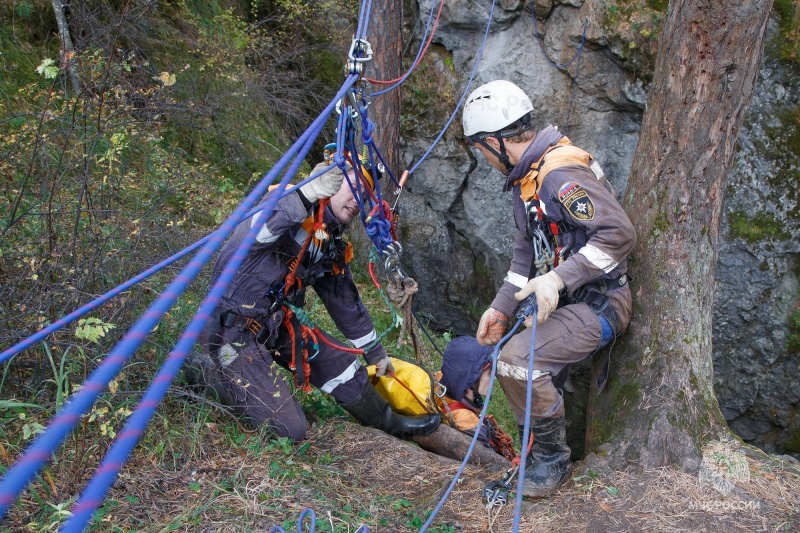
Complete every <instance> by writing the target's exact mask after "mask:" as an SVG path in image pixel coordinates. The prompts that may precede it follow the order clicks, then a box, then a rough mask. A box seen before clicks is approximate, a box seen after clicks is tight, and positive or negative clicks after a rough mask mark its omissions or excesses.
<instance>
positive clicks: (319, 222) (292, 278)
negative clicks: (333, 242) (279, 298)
mask: <svg viewBox="0 0 800 533" xmlns="http://www.w3.org/2000/svg"><path fill="white" fill-rule="evenodd" d="M330 201H331V199H330V198H322V199H321V200H320V201H319V205H318V206H317V212H316V214H315V215H314V216H315V220H314V224H313V225H312V226H311V228H310V229H309V230H308V234H307V235H306V240H305V241H304V242H303V246H302V248H300V253H298V254H297V257H296V258H295V259H293V260H292V264H291V267H290V268H289V273H288V274H286V286H285V287H284V288H283V295H284V296H286V295H287V294H289V291H290V290H291V289H292V287H294V285H295V283H297V285H298V288H300V281H299V280H297V279H296V276H297V269H298V268H299V267H300V261H301V260H302V259H303V255H305V253H306V250H307V249H308V245H309V244H310V243H311V239H312V238H313V237H314V234H315V233H316V232H317V230H321V229H324V228H325V222H324V218H325V206H327V205H328V204H329V203H330Z"/></svg>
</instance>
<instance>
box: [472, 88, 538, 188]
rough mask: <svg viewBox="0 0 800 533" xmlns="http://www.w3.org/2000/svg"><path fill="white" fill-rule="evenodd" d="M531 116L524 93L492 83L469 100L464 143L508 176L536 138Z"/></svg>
mask: <svg viewBox="0 0 800 533" xmlns="http://www.w3.org/2000/svg"><path fill="white" fill-rule="evenodd" d="M532 114H533V104H532V103H531V100H530V98H528V96H527V95H526V94H525V92H524V91H523V90H522V89H520V88H519V87H517V86H516V85H515V84H513V83H511V82H510V81H506V80H495V81H490V82H489V83H486V84H484V85H481V86H480V87H478V88H477V89H475V90H474V91H472V93H470V95H469V96H468V97H467V101H466V104H464V112H463V115H462V122H463V126H464V139H465V141H466V142H467V143H468V144H469V145H470V146H474V147H476V148H477V149H478V150H479V151H480V152H481V153H482V154H483V156H484V157H485V158H486V160H487V161H489V163H490V164H491V165H492V166H493V167H495V168H497V169H498V170H500V171H501V172H502V173H503V174H508V173H509V172H511V170H512V169H513V168H514V165H516V163H517V162H518V161H519V157H520V156H521V155H522V153H523V152H524V151H525V149H526V148H527V147H528V145H529V144H530V143H531V141H532V140H533V138H534V137H535V136H536V133H535V132H534V131H533V129H532V128H533V123H532V120H531V119H532Z"/></svg>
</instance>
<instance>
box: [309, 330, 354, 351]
mask: <svg viewBox="0 0 800 533" xmlns="http://www.w3.org/2000/svg"><path fill="white" fill-rule="evenodd" d="M314 333H316V334H317V336H318V338H319V339H320V340H321V341H322V342H324V343H325V344H327V345H328V346H330V347H331V348H336V349H337V350H341V351H343V352H348V353H354V354H356V355H361V354H363V353H364V348H348V347H347V346H341V345H339V344H336V343H333V342H331V341H329V340H328V339H327V337H325V335H323V334H322V331H320V329H319V328H318V327H314Z"/></svg>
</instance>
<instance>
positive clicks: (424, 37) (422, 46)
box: [372, 0, 444, 97]
mask: <svg viewBox="0 0 800 533" xmlns="http://www.w3.org/2000/svg"><path fill="white" fill-rule="evenodd" d="M440 1H444V0H440ZM435 11H436V0H433V5H431V13H430V15H428V23H427V24H426V25H425V32H424V33H423V34H422V39H421V41H420V44H419V50H418V51H417V56H416V57H415V58H414V61H413V62H412V63H411V68H409V69H408V71H407V72H406V73H405V74H403V76H402V77H401V78H400V79H399V80H397V83H395V84H394V85H392V86H391V87H387V88H385V89H381V90H380V91H376V92H374V93H372V96H373V97H374V96H380V95H382V94H385V93H388V92H389V91H393V90H394V89H396V88H397V87H399V86H400V85H402V84H403V83H404V82H405V81H406V78H408V77H409V76H410V75H411V73H412V72H414V70H415V69H416V68H417V63H418V61H419V58H420V57H421V56H422V51H423V50H424V49H425V41H426V40H427V39H428V31H429V30H430V28H431V21H432V20H433V13H434V12H435Z"/></svg>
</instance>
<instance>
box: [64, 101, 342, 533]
mask: <svg viewBox="0 0 800 533" xmlns="http://www.w3.org/2000/svg"><path fill="white" fill-rule="evenodd" d="M320 117H321V118H324V119H327V115H324V116H323V115H320ZM323 126H324V120H322V121H320V122H319V123H318V124H316V125H312V126H311V127H310V128H309V130H310V131H311V135H309V137H308V139H307V140H306V143H305V145H304V146H303V148H302V149H301V150H300V152H299V153H298V154H297V157H295V159H294V162H293V163H292V166H290V167H289V169H288V170H287V171H286V175H285V176H284V178H283V180H282V181H281V184H280V185H279V187H286V185H287V183H288V182H289V180H290V179H291V178H292V176H294V174H295V173H296V172H297V170H298V168H299V167H300V165H301V164H302V163H303V158H304V157H305V156H306V155H307V154H308V152H309V151H310V150H311V147H312V145H313V143H314V141H315V140H316V138H317V137H318V136H319V134H320V132H321V131H322V128H323ZM279 197H280V195H275V196H274V197H273V198H271V199H270V200H269V201H268V202H267V207H266V208H265V209H264V210H263V211H261V212H259V214H258V215H256V220H255V221H254V223H253V224H252V226H251V228H250V231H249V232H248V234H247V236H246V237H245V239H244V240H243V241H242V242H241V244H240V245H239V246H238V248H237V249H236V251H235V252H234V254H233V256H232V257H231V259H230V260H229V262H228V264H227V265H225V269H224V270H223V271H222V274H221V275H220V277H219V279H218V280H217V282H216V283H215V284H214V286H213V287H212V288H211V290H210V291H209V293H208V295H207V296H206V298H205V299H204V300H203V303H202V304H201V306H200V308H199V309H198V311H197V313H196V314H195V316H194V318H193V319H192V321H191V322H190V323H189V325H188V326H187V327H186V329H185V330H184V333H183V334H182V335H181V337H180V339H179V340H178V343H177V344H176V345H175V347H174V348H173V350H172V351H171V352H170V354H169V356H168V357H167V360H166V361H165V362H164V364H163V366H162V367H161V370H160V371H159V372H158V374H157V375H156V377H155V379H153V383H152V385H151V386H150V387H149V388H148V390H147V392H146V393H145V395H144V396H143V397H142V400H141V401H140V403H139V405H138V406H137V407H136V409H135V410H134V412H133V413H132V414H131V416H130V417H129V418H128V421H127V423H126V424H125V427H124V428H123V429H122V431H120V433H119V435H118V436H117V438H116V440H115V442H114V444H113V445H112V447H111V449H110V450H109V451H108V453H107V454H106V457H105V459H104V460H103V462H102V463H101V465H100V466H99V467H98V469H97V471H96V473H95V475H94V477H93V478H92V480H91V481H90V482H89V484H88V486H87V487H86V489H85V490H84V492H83V494H82V495H81V497H80V499H79V500H78V502H77V503H76V504H75V506H74V507H73V509H72V512H73V516H72V517H71V518H70V519H69V520H68V521H67V523H66V524H65V525H64V526H63V528H62V531H63V532H64V533H72V532H80V531H83V529H84V527H86V525H87V524H88V522H89V521H90V520H91V518H92V515H93V514H94V512H95V511H96V510H97V508H98V507H99V506H100V504H101V503H102V502H103V499H104V498H105V496H106V493H107V492H108V489H109V488H111V485H112V484H113V483H114V480H115V479H116V477H117V475H118V474H119V471H120V469H121V468H122V465H124V464H125V461H127V458H128V456H129V455H130V453H131V452H132V451H133V449H134V447H135V446H136V444H137V443H138V442H139V439H140V438H141V437H142V435H143V434H144V431H145V429H146V428H147V425H148V424H149V422H150V419H151V418H152V416H153V414H154V413H155V410H156V408H157V407H158V404H159V403H161V400H162V399H163V398H164V395H165V394H166V393H167V389H168V388H169V385H170V384H171V383H172V381H173V380H174V379H175V376H176V375H177V374H178V371H180V368H181V366H182V365H183V362H184V360H185V359H186V357H187V355H188V354H189V351H190V350H191V349H192V347H193V346H194V344H195V342H196V341H197V339H198V337H199V336H200V334H201V333H202V331H203V328H204V327H205V325H206V324H207V323H208V320H209V319H210V318H211V315H212V313H213V312H214V309H215V308H216V307H217V304H218V303H219V299H220V298H221V297H222V295H223V294H224V292H225V289H226V288H227V287H228V285H229V284H230V282H231V281H232V280H233V277H234V276H235V275H236V273H237V271H238V270H239V267H240V266H241V264H242V263H243V262H244V260H245V258H246V257H247V253H248V251H249V249H250V247H251V246H252V245H253V243H254V242H255V240H256V235H257V234H258V232H259V231H260V229H261V220H262V219H264V220H266V218H269V215H270V214H271V213H272V212H273V210H274V209H275V205H276V204H277V202H278V199H279ZM265 217H266V218H265Z"/></svg>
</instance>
